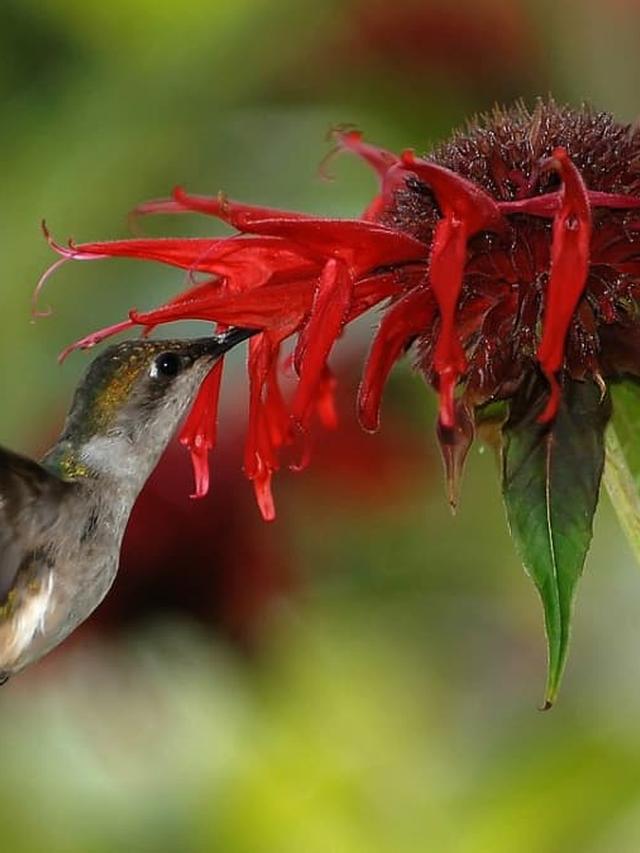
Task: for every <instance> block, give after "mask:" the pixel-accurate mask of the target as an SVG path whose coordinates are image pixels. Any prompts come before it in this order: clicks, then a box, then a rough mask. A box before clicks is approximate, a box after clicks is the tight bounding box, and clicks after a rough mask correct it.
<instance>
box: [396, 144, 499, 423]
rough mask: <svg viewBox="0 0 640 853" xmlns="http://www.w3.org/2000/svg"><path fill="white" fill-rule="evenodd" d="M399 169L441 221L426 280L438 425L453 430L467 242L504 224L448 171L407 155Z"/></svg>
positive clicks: (475, 190)
mask: <svg viewBox="0 0 640 853" xmlns="http://www.w3.org/2000/svg"><path fill="white" fill-rule="evenodd" d="M402 163H403V165H404V166H405V168H406V169H409V170H410V171H412V172H413V173H414V174H415V175H416V176H417V177H418V178H419V179H420V180H422V181H424V182H425V183H426V184H427V185H428V186H429V187H430V188H431V189H432V190H433V192H434V194H435V196H436V199H437V202H438V205H439V206H440V209H441V211H442V213H443V219H441V220H440V222H439V223H438V226H437V227H436V230H435V234H434V239H433V247H432V251H431V263H430V270H429V279H430V281H431V286H432V288H433V292H434V295H435V297H436V300H437V302H438V307H439V309H440V317H441V326H440V333H439V335H438V341H437V344H436V348H435V355H434V367H435V370H436V373H437V374H438V379H439V383H438V384H439V393H440V424H441V426H442V427H444V428H446V429H450V428H452V427H453V426H454V424H455V409H454V399H453V394H454V390H455V386H456V383H457V381H458V378H459V376H460V374H461V373H463V372H464V371H465V370H466V358H465V355H464V351H463V349H462V346H461V344H460V340H459V338H458V336H457V334H456V330H455V314H456V308H457V304H458V298H459V296H460V291H461V289H462V276H463V273H464V265H465V261H466V254H467V240H468V239H469V237H472V236H473V235H474V234H476V233H477V232H478V231H484V230H490V231H504V230H505V229H506V221H505V220H504V218H503V217H502V214H501V213H500V209H499V207H498V204H497V202H496V201H495V199H493V198H492V197H491V196H490V195H489V194H488V193H486V192H485V191H484V190H483V189H482V188H481V187H479V186H477V185H476V184H474V183H472V182H471V181H468V180H466V178H463V177H461V176H460V175H458V174H456V173H455V172H452V171H451V170H449V169H446V168H444V167H443V166H439V165H437V164H436V163H432V162H430V161H428V160H421V159H419V158H416V157H415V155H414V154H413V152H411V151H405V152H404V153H403V155H402Z"/></svg>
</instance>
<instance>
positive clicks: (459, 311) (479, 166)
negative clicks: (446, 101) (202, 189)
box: [45, 102, 640, 704]
mask: <svg viewBox="0 0 640 853" xmlns="http://www.w3.org/2000/svg"><path fill="white" fill-rule="evenodd" d="M335 140H336V149H337V150H347V151H350V152H352V153H354V154H356V155H358V156H360V157H361V158H362V159H363V160H365V161H366V163H367V164H368V165H369V166H371V167H372V168H373V170H374V171H375V173H376V174H377V176H378V180H379V191H378V194H377V195H376V197H375V198H374V199H373V201H372V202H370V204H369V205H368V206H367V208H366V210H365V212H364V214H363V215H362V217H361V218H360V219H328V218H321V217H313V216H307V215H303V214H300V213H292V212H288V211H282V210H274V209H270V208H264V207H257V206H253V205H247V204H241V203H239V202H235V201H231V200H229V199H228V198H226V197H225V196H223V195H220V196H218V197H209V196H199V195H191V194H189V193H187V192H185V191H184V190H182V189H176V190H174V192H173V194H172V196H171V198H169V199H161V200H155V201H150V202H146V203H145V204H143V205H141V206H140V207H139V208H138V209H137V212H138V213H139V214H151V213H164V214H172V213H185V212H189V211H193V212H198V213H204V214H206V215H210V216H214V217H217V218H218V219H221V220H223V221H224V222H226V223H228V224H229V225H231V226H232V227H233V228H234V229H235V230H236V231H237V232H238V233H237V234H236V235H235V236H231V237H227V238H216V239H214V238H211V239H130V240H119V241H114V242H100V243H83V244H77V245H76V244H73V243H70V244H69V245H68V247H63V246H60V245H58V244H56V243H54V242H53V241H50V242H51V245H52V246H53V248H54V249H55V250H56V251H57V252H58V253H59V254H60V255H61V256H62V258H63V259H76V260H88V259H94V258H107V257H115V256H123V257H130V258H139V259H144V260H151V261H158V262H161V263H165V264H170V265H172V266H175V267H179V268H182V269H185V270H188V271H189V272H190V273H200V274H204V276H205V278H204V280H202V281H200V282H199V283H197V284H194V285H193V286H191V287H190V288H189V289H187V290H186V291H184V292H183V293H181V294H179V295H178V296H177V297H176V298H175V299H173V300H171V301H170V302H169V303H167V304H166V305H163V306H161V307H160V308H156V309H154V310H151V311H145V312H141V311H137V310H133V311H131V312H130V314H129V318H128V319H127V320H125V321H124V322H121V323H118V324H116V325H115V326H110V327H108V328H106V329H102V330H100V331H98V332H94V333H92V334H90V335H88V336H87V337H85V338H83V339H82V340H80V341H78V342H77V343H75V344H73V345H72V346H71V347H69V350H71V349H76V348H86V347H91V346H93V345H94V344H96V343H98V342H99V341H101V340H103V339H104V338H107V337H109V336H110V335H112V334H114V333H116V332H120V331H122V330H124V329H126V328H129V327H133V326H141V327H143V329H144V331H145V332H148V331H149V330H151V329H152V328H153V327H155V326H157V325H159V324H162V323H167V322H172V321H175V320H183V319H191V320H194V319H195V320H205V321H208V322H211V323H215V324H216V328H217V329H219V330H220V329H224V328H225V327H228V326H230V325H238V326H245V327H251V328H258V329H261V330H262V333H261V334H258V335H256V336H255V337H254V338H252V339H251V341H250V342H249V359H248V371H249V384H250V403H249V429H248V435H247V441H246V451H245V460H244V466H245V473H246V475H247V476H248V477H249V478H250V479H251V480H252V481H253V484H254V488H255V492H256V495H257V499H258V503H259V506H260V509H261V512H262V514H263V516H264V517H265V518H267V519H271V518H273V517H274V514H275V513H274V505H273V500H272V495H271V478H272V474H273V472H274V471H276V470H277V469H278V466H279V453H280V451H281V449H282V448H283V447H285V446H289V445H292V444H293V443H294V442H295V441H296V438H297V436H298V435H300V436H302V437H304V436H305V435H306V434H307V432H308V429H309V426H310V424H311V421H312V420H313V418H314V417H318V418H319V420H320V421H321V422H322V423H324V424H325V425H326V426H334V425H335V413H334V408H333V400H332V397H333V389H334V384H335V380H334V378H333V375H332V373H331V371H330V368H329V366H328V363H327V362H328V358H329V355H330V353H331V349H332V347H333V345H334V343H335V341H336V340H337V338H339V337H340V336H341V335H342V333H343V332H344V330H345V328H346V326H347V325H348V324H349V323H350V322H351V321H352V320H354V319H356V318H357V317H359V316H360V315H361V314H363V313H364V312H365V311H368V310H369V309H371V308H372V307H373V306H375V305H378V304H384V306H385V307H384V313H383V315H382V320H381V323H380V327H379V329H378V332H377V334H376V336H375V338H374V340H373V343H372V346H371V351H370V354H369V357H368V360H367V363H366V366H365V369H364V377H363V381H362V385H361V388H360V392H359V399H358V413H359V417H360V421H361V423H362V425H363V426H364V427H365V428H366V429H369V430H373V429H375V428H376V427H377V425H378V419H379V408H380V401H381V396H382V390H383V387H384V384H385V381H386V379H387V376H388V374H389V372H390V370H391V368H392V366H393V365H394V363H395V362H396V361H397V360H398V359H399V358H400V357H401V356H403V355H404V353H405V352H406V351H407V350H408V349H409V348H410V347H413V349H414V351H415V353H416V366H417V368H418V370H419V371H420V372H421V373H422V374H423V375H424V377H425V378H426V380H427V382H428V383H429V384H431V385H433V386H434V388H435V389H436V390H437V392H438V395H439V423H438V437H439V440H440V443H441V447H442V451H443V457H444V461H445V469H446V474H447V482H448V490H449V497H450V500H451V502H452V504H455V502H456V499H457V489H458V480H459V475H460V473H461V470H462V466H463V463H464V458H465V456H466V453H467V451H468V449H469V446H470V444H471V442H472V439H473V436H474V432H475V427H476V425H477V424H478V423H480V422H483V423H485V422H487V421H491V422H493V423H495V424H497V425H498V426H499V427H501V437H502V445H503V487H504V495H505V501H506V504H507V511H508V516H509V521H510V525H511V529H512V533H513V535H514V538H515V539H516V542H517V544H518V546H519V548H520V551H521V554H522V556H523V558H524V562H525V565H526V567H527V569H528V571H529V572H530V574H531V575H532V576H533V578H534V580H535V582H536V584H537V586H538V588H539V591H540V593H541V596H542V599H543V604H544V608H545V618H546V626H547V633H548V637H549V664H550V669H549V673H550V674H549V681H548V685H547V697H546V701H547V703H548V704H550V703H551V701H552V700H553V698H554V696H555V693H556V691H557V687H558V683H559V679H560V675H561V672H562V669H563V666H564V661H565V657H566V649H567V642H568V630H569V618H570V613H571V605H572V599H573V593H574V589H575V584H576V581H577V578H578V576H579V574H580V572H581V569H582V565H583V562H584V558H585V555H586V551H587V548H588V545H589V541H590V537H591V525H592V517H593V513H594V511H595V506H596V503H597V496H598V489H599V484H600V478H601V474H602V469H603V462H604V441H603V435H604V429H605V425H606V423H607V420H608V417H609V414H610V404H609V396H608V391H607V382H606V380H607V379H609V378H615V377H616V376H617V375H619V374H621V373H624V372H631V373H636V374H640V362H639V361H638V358H637V355H638V352H639V350H638V345H640V337H639V335H640V322H639V321H638V319H637V308H636V300H637V299H638V298H639V296H640V291H639V288H640V249H639V248H638V246H639V244H638V238H637V234H638V231H639V230H640V132H638V131H636V130H632V129H631V128H629V127H626V126H622V125H620V124H617V123H616V122H615V121H614V120H613V118H612V117H611V116H609V115H607V114H604V113H595V112H592V111H590V110H588V109H580V110H572V109H567V108H558V107H557V106H556V105H555V104H554V103H553V102H549V103H542V102H541V103H538V105H537V106H536V108H535V110H534V111H533V112H529V111H527V110H526V109H525V108H524V107H523V106H516V107H515V108H513V109H510V110H508V111H502V110H498V109H496V110H495V111H494V113H493V114H492V115H490V116H487V117H484V118H482V119H481V120H479V121H477V122H474V123H472V124H471V125H470V126H469V128H468V129H467V130H466V131H465V132H458V133H457V134H455V135H454V136H453V138H452V139H451V140H450V141H449V142H446V143H444V144H442V145H441V146H439V147H438V148H437V149H436V150H435V151H434V152H432V153H431V154H430V155H428V156H425V157H419V156H417V155H415V154H414V153H413V152H412V151H404V152H403V153H402V154H400V155H396V154H393V153H391V152H389V151H384V150H382V149H380V148H376V147H374V146H372V145H369V144H367V143H365V142H364V141H363V139H362V137H361V135H360V133H358V132H356V131H341V132H336V134H335ZM58 264H59V262H58ZM58 264H55V265H54V266H57V265H58ZM45 277H46V276H45ZM293 336H296V344H295V347H294V350H293V353H292V356H291V359H290V360H291V365H292V367H293V370H294V372H295V375H296V376H297V385H296V387H295V392H294V394H293V396H292V398H291V399H286V397H285V395H284V394H283V393H282V391H281V387H280V371H281V368H282V366H283V364H282V361H283V356H282V354H281V350H282V345H283V342H284V341H285V340H287V339H288V338H290V337H293ZM221 375H222V364H221V363H219V364H218V365H216V367H215V368H214V369H213V371H212V372H211V374H210V375H209V376H208V378H207V379H206V381H205V383H204V384H203V386H202V389H201V392H200V394H199V397H198V399H197V401H196V403H195V405H194V408H193V410H192V411H191V413H190V415H189V417H188V419H187V421H186V423H185V426H184V428H183V431H182V436H181V441H182V442H183V444H185V445H186V446H187V447H188V448H189V450H190V451H191V455H192V459H193V464H194V470H195V478H196V494H197V495H202V494H204V493H206V491H207V489H208V485H209V476H208V454H209V451H210V450H211V448H212V447H213V445H214V443H215V423H216V407H217V400H218V393H219V388H220V379H221Z"/></svg>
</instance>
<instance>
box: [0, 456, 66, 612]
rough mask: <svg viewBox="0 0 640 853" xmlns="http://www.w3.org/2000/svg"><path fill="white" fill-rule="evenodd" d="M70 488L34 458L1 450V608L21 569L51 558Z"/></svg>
mask: <svg viewBox="0 0 640 853" xmlns="http://www.w3.org/2000/svg"><path fill="white" fill-rule="evenodd" d="M71 487H72V486H71V484H70V483H66V482H64V481H63V480H61V479H59V478H58V477H56V476H55V474H52V473H51V472H50V471H47V469H46V468H43V467H42V465H39V464H38V463H37V462H34V461H33V460H32V459H28V458H27V457H26V456H20V455H19V454H18V453H13V452H12V451H10V450H5V449H4V448H2V447H0V606H1V605H2V604H4V603H5V600H6V598H7V595H8V593H9V591H10V590H11V588H12V587H13V585H14V582H15V580H16V577H17V576H18V574H19V572H20V570H21V569H22V568H26V567H27V565H29V564H32V563H33V562H34V560H43V561H45V562H46V561H47V560H49V559H52V555H48V554H47V553H46V543H47V541H48V540H50V537H51V531H52V528H53V527H54V525H55V523H56V521H57V520H58V516H59V512H60V506H61V501H62V498H63V497H64V494H65V493H66V492H67V491H68V490H69V489H70V488H71Z"/></svg>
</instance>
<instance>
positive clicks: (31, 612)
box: [0, 329, 252, 680]
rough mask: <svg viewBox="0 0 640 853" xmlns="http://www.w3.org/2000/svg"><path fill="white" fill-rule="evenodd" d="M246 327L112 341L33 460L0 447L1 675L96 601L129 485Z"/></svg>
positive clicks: (120, 530) (153, 459) (135, 490)
mask: <svg viewBox="0 0 640 853" xmlns="http://www.w3.org/2000/svg"><path fill="white" fill-rule="evenodd" d="M250 334H252V332H250V331H247V330H242V329H234V330H232V331H230V332H229V333H227V335H226V336H224V337H222V336H221V337H218V338H215V337H214V338H204V339H199V340H196V341H129V342H126V343H124V344H119V345H117V346H115V347H111V348H110V349H108V350H107V351H105V352H104V353H103V354H102V355H100V356H99V357H98V358H97V359H96V360H95V361H94V362H93V364H92V365H91V367H90V368H89V370H88V372H87V374H86V376H85V378H84V379H83V380H82V382H81V383H80V385H79V386H78V388H77V390H76V393H75V396H74V400H73V404H72V406H71V410H70V412H69V415H68V417H67V421H66V423H65V427H64V430H63V432H62V435H61V436H60V438H59V440H58V441H57V442H56V444H55V445H54V446H53V447H52V448H51V450H50V451H49V452H48V453H47V454H46V456H45V457H44V458H43V460H42V462H41V464H38V463H37V462H34V461H33V460H31V459H27V458H26V457H23V456H20V455H18V454H16V453H12V452H11V451H8V450H4V449H0V680H6V679H7V678H8V677H9V675H11V674H12V673H14V672H17V671H19V670H21V669H23V668H24V667H25V666H26V665H27V664H29V663H32V662H33V661H35V660H38V658H40V657H42V656H43V655H44V654H46V653H47V652H48V651H50V650H51V649H52V648H54V647H55V646H56V645H58V644H59V643H60V642H62V640H64V639H65V637H67V636H68V635H69V634H70V633H71V632H72V631H73V630H74V628H76V627H77V626H78V625H79V624H80V623H81V622H83V621H84V620H85V619H86V618H87V617H88V616H89V615H90V614H91V613H92V612H93V610H95V608H96V607H97V606H98V605H99V604H100V602H101V601H102V599H103V598H104V596H105V595H106V593H107V591H108V590H109V587H110V586H111V584H112V583H113V580H114V578H115V576H116V572H117V569H118V563H119V555H120V545H121V543H122V538H123V536H124V532H125V528H126V526H127V522H128V520H129V515H130V513H131V510H132V508H133V504H134V503H135V500H136V498H137V496H138V494H139V493H140V491H141V489H142V487H143V486H144V484H145V482H146V480H147V478H148V477H149V475H150V474H151V472H152V471H153V469H154V468H155V466H156V464H157V462H158V460H159V458H160V456H161V455H162V452H163V451H164V449H165V447H166V446H167V443H168V442H169V440H170V439H171V436H172V435H173V433H174V431H175V429H176V427H177V425H178V423H179V422H180V420H181V418H182V416H183V415H184V413H185V411H186V409H187V407H188V406H189V404H190V403H191V402H192V400H193V398H194V396H195V394H196V392H197V390H198V388H199V387H200V384H201V382H202V380H203V379H204V377H205V376H206V374H207V373H208V371H209V370H210V369H211V367H212V365H213V363H214V362H215V361H216V360H217V359H218V358H219V357H221V356H222V355H223V354H224V353H225V352H226V351H227V350H228V349H230V348H231V347H232V346H234V345H235V344H236V343H239V342H240V341H241V340H244V339H245V338H247V337H248V336H249V335H250Z"/></svg>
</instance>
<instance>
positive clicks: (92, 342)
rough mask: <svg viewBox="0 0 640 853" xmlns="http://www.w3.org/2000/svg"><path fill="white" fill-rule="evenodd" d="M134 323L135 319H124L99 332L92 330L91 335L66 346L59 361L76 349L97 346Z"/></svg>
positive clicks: (129, 327)
mask: <svg viewBox="0 0 640 853" xmlns="http://www.w3.org/2000/svg"><path fill="white" fill-rule="evenodd" d="M134 325H135V324H134V321H133V320H131V319H129V320H123V321H122V322H121V323H114V324H113V326H106V327H105V328H104V329H99V330H98V331H97V332H91V334H90V335H86V336H85V337H84V338H80V340H79V341H75V342H74V343H72V344H69V346H67V347H65V348H64V349H63V350H62V352H61V353H60V355H59V356H58V361H59V362H63V361H64V360H65V358H66V357H67V356H68V355H69V354H70V353H72V352H74V351H75V350H78V349H91V347H94V346H96V344H99V343H101V342H102V341H104V340H105V339H106V338H110V337H111V336H112V335H118V334H120V332H124V331H125V330H126V329H131V328H133V326H134Z"/></svg>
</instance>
